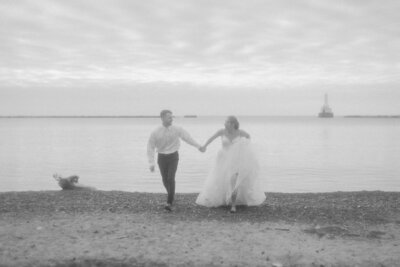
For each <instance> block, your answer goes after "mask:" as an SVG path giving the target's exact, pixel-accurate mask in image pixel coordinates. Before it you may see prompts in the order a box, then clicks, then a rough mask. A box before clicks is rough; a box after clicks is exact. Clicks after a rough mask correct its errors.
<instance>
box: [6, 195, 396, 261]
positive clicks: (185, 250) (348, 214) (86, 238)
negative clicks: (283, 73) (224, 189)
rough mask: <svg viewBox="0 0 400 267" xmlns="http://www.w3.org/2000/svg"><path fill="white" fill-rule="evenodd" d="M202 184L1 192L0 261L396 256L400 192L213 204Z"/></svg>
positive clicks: (390, 258) (387, 258) (392, 258)
mask: <svg viewBox="0 0 400 267" xmlns="http://www.w3.org/2000/svg"><path fill="white" fill-rule="evenodd" d="M196 196H197V194H178V195H177V197H176V209H175V211H174V212H173V213H168V212H166V211H164V209H163V204H164V201H165V194H152V193H129V192H120V191H45V192H6V193H0V216H1V217H0V226H1V228H0V266H32V265H34V266H35V265H36V266H110V265H112V266H113V265H114V266H131V265H139V266H143V265H145V266H146V265H147V266H234V265H238V266H320V265H323V266H354V265H360V266H362V265H367V266H382V265H383V266H397V264H398V263H399V262H400V253H398V252H399V251H400V205H399V204H400V192H380V191H374V192H337V193H316V194H281V193H268V194H267V200H266V202H265V203H264V204H263V205H261V206H260V207H239V209H238V212H237V213H236V214H230V213H229V212H228V208H226V207H221V208H213V209H209V208H205V207H200V206H197V205H196V204H195V199H196Z"/></svg>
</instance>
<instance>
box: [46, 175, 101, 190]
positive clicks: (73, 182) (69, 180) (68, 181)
mask: <svg viewBox="0 0 400 267" xmlns="http://www.w3.org/2000/svg"><path fill="white" fill-rule="evenodd" d="M53 177H54V179H55V180H56V181H57V182H58V185H59V186H60V187H61V188H62V189H63V190H96V189H95V188H94V187H90V186H85V185H81V184H79V183H78V180H79V176H78V175H71V176H68V177H65V178H64V177H61V176H60V175H59V174H57V173H55V174H53Z"/></svg>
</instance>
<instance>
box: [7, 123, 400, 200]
mask: <svg viewBox="0 0 400 267" xmlns="http://www.w3.org/2000/svg"><path fill="white" fill-rule="evenodd" d="M238 119H239V121H240V124H241V128H242V129H244V130H245V131H247V132H248V133H250V134H251V136H252V143H253V145H254V146H255V147H256V151H257V154H258V157H259V160H260V166H261V172H260V175H261V177H262V180H263V187H264V190H265V191H268V192H288V193H293V192H332V191H359V190H383V191H400V164H399V159H400V138H399V136H400V119H398V118H397V119H396V118H343V117H336V118H333V119H320V118H317V117H250V116H249V117H240V116H239V117H238ZM224 121H225V117H201V116H200V117H198V118H183V117H180V118H179V117H178V118H175V120H174V124H175V125H180V126H182V127H183V128H185V129H186V130H187V131H188V132H189V133H190V134H191V135H192V137H193V138H194V139H195V140H197V141H198V142H199V143H201V144H203V143H204V142H205V141H206V140H207V139H208V138H209V137H210V136H211V135H212V134H214V133H215V132H216V131H217V130H218V129H220V128H223V124H224ZM158 125H160V120H159V119H158V118H1V119H0V177H1V184H0V191H2V192H5V191H28V190H34V191H37V190H58V189H59V187H58V185H57V183H56V182H55V180H54V179H53V177H52V175H53V173H59V174H61V175H62V176H68V175H72V174H76V175H79V177H80V182H81V183H82V184H85V185H89V186H94V187H96V188H97V189H100V190H123V191H130V192H134V191H139V192H164V188H163V187H162V182H161V177H160V174H159V172H158V170H157V171H156V172H154V173H151V172H150V171H149V169H148V163H147V156H146V146H147V140H148V137H149V135H150V133H151V131H152V130H153V129H155V128H156V127H157V126H158ZM220 147H221V142H220V140H219V139H217V140H215V141H214V142H213V143H212V144H211V145H210V146H209V147H208V150H207V152H206V153H200V152H199V151H198V150H197V149H196V148H194V147H192V146H189V145H187V144H186V143H184V142H182V145H181V149H180V162H179V167H178V172H177V177H176V180H177V188H176V191H177V192H181V193H189V192H199V191H200V190H201V187H202V184H203V182H204V180H205V178H206V176H207V173H208V171H209V170H210V168H211V166H212V163H213V161H214V159H215V156H216V154H217V151H218V150H219V149H220Z"/></svg>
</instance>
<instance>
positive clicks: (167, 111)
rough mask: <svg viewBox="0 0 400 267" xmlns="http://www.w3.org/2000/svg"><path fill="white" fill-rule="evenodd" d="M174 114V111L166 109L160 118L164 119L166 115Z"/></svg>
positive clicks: (162, 111)
mask: <svg viewBox="0 0 400 267" xmlns="http://www.w3.org/2000/svg"><path fill="white" fill-rule="evenodd" d="M168 113H169V114H172V111H171V110H168V109H164V110H161V112H160V117H161V118H162V117H164V116H165V115H167V114H168Z"/></svg>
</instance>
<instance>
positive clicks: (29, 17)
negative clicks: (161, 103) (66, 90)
mask: <svg viewBox="0 0 400 267" xmlns="http://www.w3.org/2000/svg"><path fill="white" fill-rule="evenodd" d="M0 8H1V9H0V17H1V21H0V23H1V25H2V27H1V29H0V34H1V37H0V83H3V84H16V83H18V86H23V85H24V83H25V86H29V85H30V84H31V83H46V84H48V83H61V84H65V85H69V86H71V85H73V84H74V83H84V84H89V85H95V84H96V83H97V84H104V83H106V84H109V85H110V86H112V84H113V83H115V82H117V81H118V80H122V81H124V82H127V83H129V82H132V83H135V82H159V81H162V82H170V83H176V82H181V83H193V84H204V85H207V84H209V85H221V86H226V87H229V86H254V87H260V86H264V87H268V86H275V87H279V86H280V87H282V88H283V87H287V86H295V85H298V86H304V85H307V84H317V83H322V84H324V83H328V84H335V83H336V84H360V83H365V84H368V83H384V82H388V81H389V82H393V81H394V82H399V80H398V78H397V77H398V76H397V75H396V73H399V71H400V69H399V65H398V63H397V62H399V60H400V54H399V52H398V47H399V45H400V37H399V36H400V34H399V30H398V29H399V28H400V25H399V19H398V15H397V14H396V10H398V8H399V3H398V2H397V1H385V3H381V2H378V1H362V2H361V1H351V2H349V1H333V2H332V1H306V0H304V1H278V2H277V1H258V0H252V1H238V0H234V1H232V0H230V1H209V0H208V1H191V0H189V1H187V0H185V1H168V2H165V1H160V0H152V1H107V0H101V1H76V0H75V1H50V0H46V1H45V0H42V1H18V2H11V1H10V2H7V1H5V2H4V1H2V2H1V3H0ZM16 80H17V81H16Z"/></svg>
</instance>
